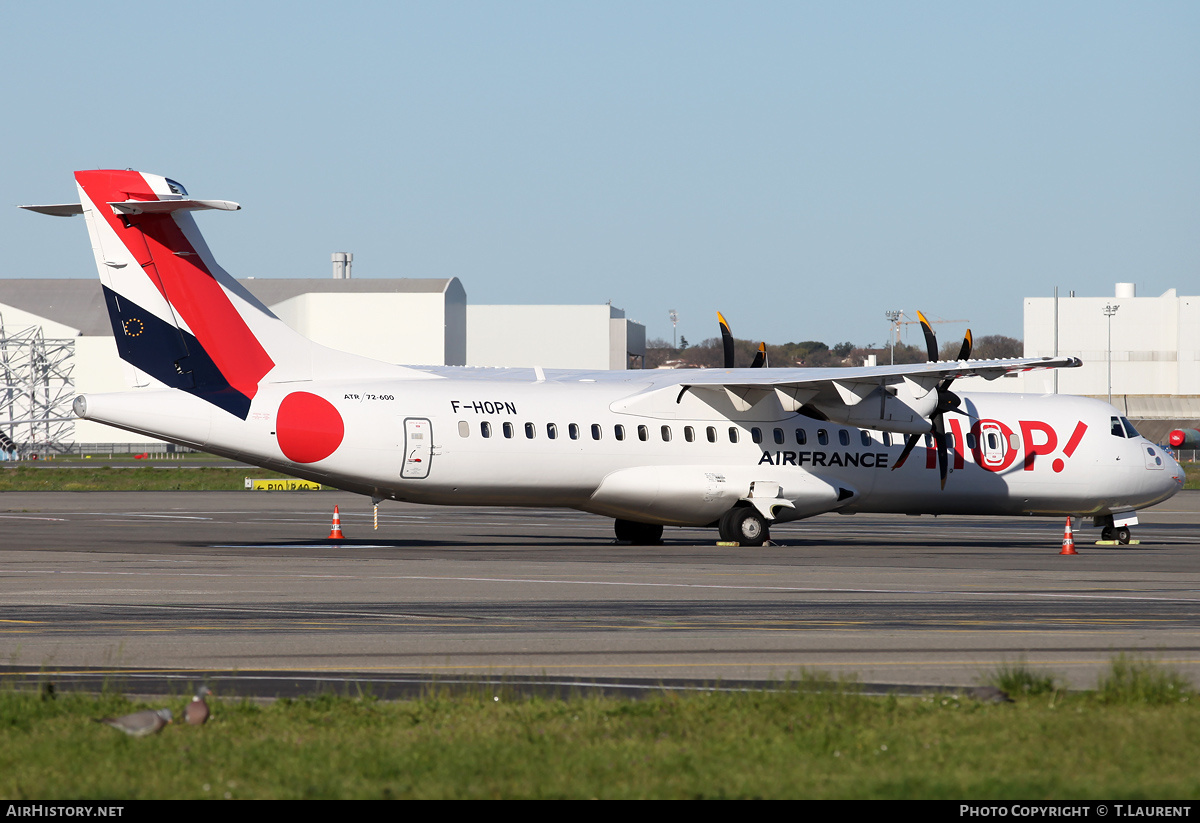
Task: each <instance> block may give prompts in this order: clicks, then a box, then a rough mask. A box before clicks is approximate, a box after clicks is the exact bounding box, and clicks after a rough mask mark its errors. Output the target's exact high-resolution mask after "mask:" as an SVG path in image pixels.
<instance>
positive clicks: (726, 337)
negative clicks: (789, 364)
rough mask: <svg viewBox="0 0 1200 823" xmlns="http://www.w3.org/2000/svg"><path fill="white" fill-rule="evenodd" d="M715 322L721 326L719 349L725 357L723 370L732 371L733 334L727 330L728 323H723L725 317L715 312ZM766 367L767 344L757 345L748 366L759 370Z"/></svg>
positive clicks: (733, 364)
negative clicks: (752, 360)
mask: <svg viewBox="0 0 1200 823" xmlns="http://www.w3.org/2000/svg"><path fill="white" fill-rule="evenodd" d="M717 322H718V323H720V324H721V348H722V349H723V350H724V355H725V368H727V369H732V368H734V366H735V365H736V364H735V363H734V357H733V332H731V331H730V330H729V323H727V322H726V321H725V315H723V314H721V313H720V312H717ZM765 365H767V344H766V343H759V344H758V354H756V355H754V362H753V363H751V364H750V368H752V369H761V368H762V367H763V366H765Z"/></svg>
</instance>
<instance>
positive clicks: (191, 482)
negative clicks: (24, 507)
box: [0, 466, 287, 492]
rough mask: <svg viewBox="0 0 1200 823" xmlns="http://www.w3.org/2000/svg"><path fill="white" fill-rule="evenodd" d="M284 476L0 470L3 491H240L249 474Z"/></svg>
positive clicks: (146, 469) (134, 469) (220, 471)
mask: <svg viewBox="0 0 1200 823" xmlns="http://www.w3.org/2000/svg"><path fill="white" fill-rule="evenodd" d="M250 476H253V477H261V478H283V477H286V476H287V475H283V474H280V473H278V472H271V471H266V470H264V469H257V468H224V467H216V466H196V467H192V468H184V467H171V468H158V467H154V466H130V467H125V466H120V467H110V466H96V467H94V468H93V467H87V468H74V467H72V468H58V467H55V468H35V467H31V466H18V467H16V468H6V469H4V470H2V471H0V491H11V492H46V491H54V492H74V491H121V492H124V491H237V490H240V489H243V488H244V487H245V479H246V477H250Z"/></svg>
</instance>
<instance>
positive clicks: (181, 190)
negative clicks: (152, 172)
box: [165, 177, 188, 197]
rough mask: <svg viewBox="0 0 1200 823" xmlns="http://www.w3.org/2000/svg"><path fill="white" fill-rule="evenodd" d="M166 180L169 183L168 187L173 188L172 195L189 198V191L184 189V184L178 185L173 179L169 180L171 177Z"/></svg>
mask: <svg viewBox="0 0 1200 823" xmlns="http://www.w3.org/2000/svg"><path fill="white" fill-rule="evenodd" d="M165 179H166V181H167V185H168V186H170V188H171V193H172V194H178V195H181V196H183V197H187V196H188V193H187V189H185V188H184V187H183V185H182V184H180V183H176V182H175V181H174V180H172V179H171V178H169V177H168V178H165Z"/></svg>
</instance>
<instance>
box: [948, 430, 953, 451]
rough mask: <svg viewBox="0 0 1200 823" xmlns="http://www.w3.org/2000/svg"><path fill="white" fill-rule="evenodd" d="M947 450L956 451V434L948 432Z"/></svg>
mask: <svg viewBox="0 0 1200 823" xmlns="http://www.w3.org/2000/svg"><path fill="white" fill-rule="evenodd" d="M946 448H947V449H950V450H951V451H953V450H954V432H946Z"/></svg>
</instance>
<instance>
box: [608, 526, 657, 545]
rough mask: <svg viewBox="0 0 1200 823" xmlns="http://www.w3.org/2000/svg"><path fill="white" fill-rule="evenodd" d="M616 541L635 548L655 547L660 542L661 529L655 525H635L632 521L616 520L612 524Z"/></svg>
mask: <svg viewBox="0 0 1200 823" xmlns="http://www.w3.org/2000/svg"><path fill="white" fill-rule="evenodd" d="M613 530H614V531H615V532H616V533H617V540H618V541H620V542H621V543H632V544H633V545H635V546H657V545H658V544H659V543H661V542H662V535H663V527H662V525H661V524H657V523H635V522H633V521H632V520H617V521H616V522H614V523H613Z"/></svg>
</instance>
